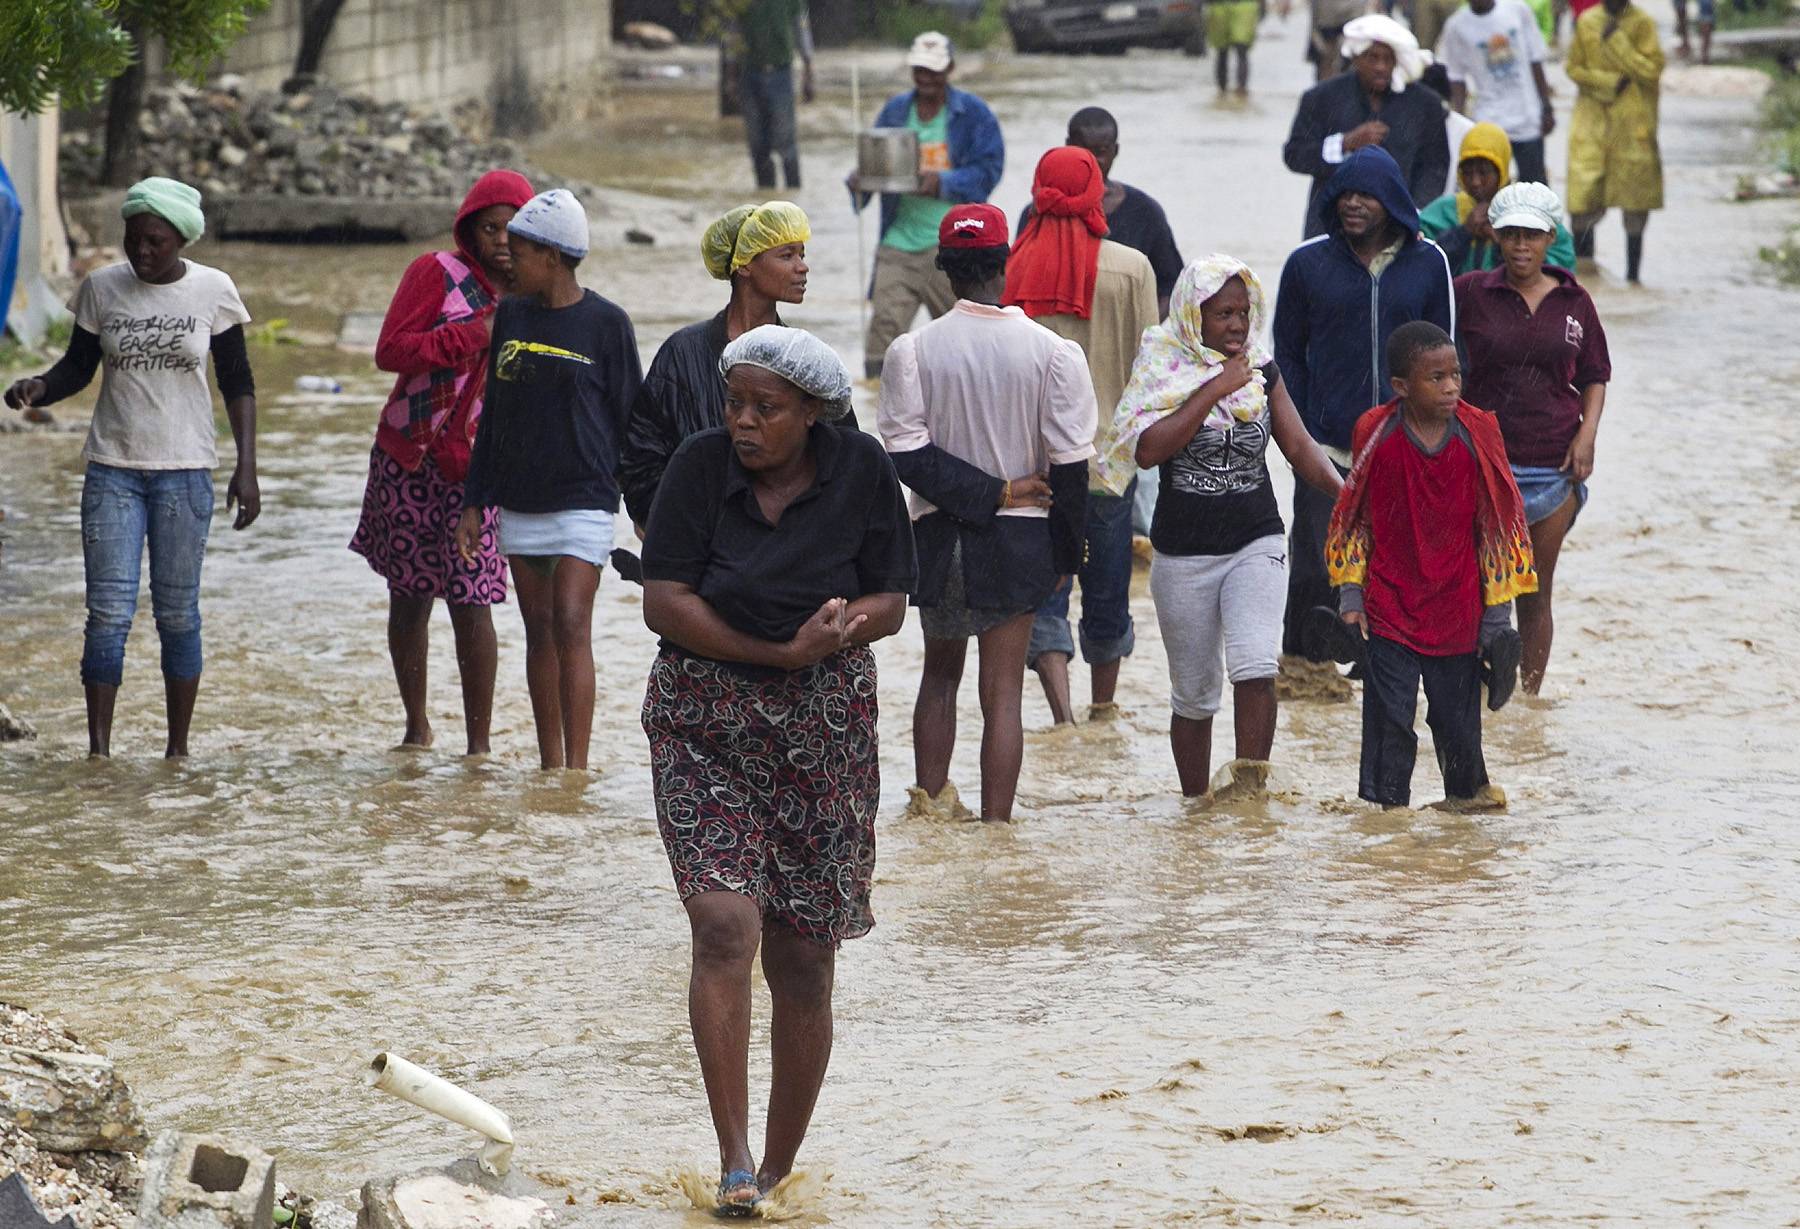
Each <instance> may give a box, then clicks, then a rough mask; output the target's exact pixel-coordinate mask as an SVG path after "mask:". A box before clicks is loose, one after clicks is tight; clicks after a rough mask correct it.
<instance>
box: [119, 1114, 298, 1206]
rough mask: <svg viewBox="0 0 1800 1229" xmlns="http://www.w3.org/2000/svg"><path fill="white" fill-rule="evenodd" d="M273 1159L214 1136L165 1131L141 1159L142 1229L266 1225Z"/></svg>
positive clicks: (272, 1186)
mask: <svg viewBox="0 0 1800 1229" xmlns="http://www.w3.org/2000/svg"><path fill="white" fill-rule="evenodd" d="M274 1211H275V1158H274V1157H272V1156H270V1155H269V1154H268V1153H266V1152H264V1151H262V1150H261V1149H258V1148H241V1147H238V1146H237V1145H236V1144H233V1143H230V1142H229V1141H227V1140H224V1139H221V1138H219V1137H218V1136H216V1135H190V1134H188V1133H187V1132H185V1131H164V1132H162V1133H161V1134H160V1135H158V1136H157V1137H156V1140H155V1142H153V1143H152V1144H151V1145H150V1152H149V1155H148V1156H146V1157H145V1158H144V1194H143V1197H142V1199H140V1200H139V1201H138V1221H139V1224H140V1225H141V1226H142V1229H269V1225H270V1224H271V1223H272V1221H273V1218H274Z"/></svg>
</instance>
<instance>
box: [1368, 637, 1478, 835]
mask: <svg viewBox="0 0 1800 1229" xmlns="http://www.w3.org/2000/svg"><path fill="white" fill-rule="evenodd" d="M1421 679H1423V681H1424V683H1425V724H1426V725H1428V726H1430V727H1431V737H1432V741H1433V742H1435V743H1436V744H1437V757H1438V768H1439V769H1440V770H1441V771H1442V772H1443V774H1444V794H1445V796H1446V797H1450V798H1473V797H1474V796H1475V791H1476V790H1478V789H1480V788H1481V787H1482V786H1484V785H1486V784H1487V779H1488V776H1487V762H1486V761H1485V760H1483V759H1482V757H1481V655H1480V654H1479V653H1468V654H1465V655H1463V656H1461V657H1426V656H1425V655H1424V654H1422V653H1415V652H1413V651H1412V650H1411V649H1409V648H1407V647H1406V646H1405V645H1403V644H1398V643H1396V642H1395V641H1392V640H1388V639H1386V638H1385V637H1382V636H1376V635H1371V636H1370V637H1369V657H1368V664H1367V666H1366V667H1365V670H1364V674H1363V727H1362V779H1361V781H1360V783H1359V784H1358V786H1357V791H1356V792H1357V794H1358V795H1359V796H1361V797H1362V798H1363V799H1364V800H1365V801H1367V802H1376V803H1380V804H1381V805H1382V806H1400V807H1403V806H1406V805H1408V804H1409V803H1410V802H1411V801H1412V772H1413V762H1414V760H1416V759H1417V758H1418V754H1419V736H1418V735H1417V734H1415V733H1413V717H1414V715H1415V713H1416V712H1417V711H1418V705H1419V682H1420V680H1421Z"/></svg>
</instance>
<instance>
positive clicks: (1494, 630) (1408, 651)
mask: <svg viewBox="0 0 1800 1229" xmlns="http://www.w3.org/2000/svg"><path fill="white" fill-rule="evenodd" d="M1387 364H1388V370H1389V372H1390V373H1391V375H1390V379H1389V382H1390V383H1391V384H1392V385H1393V389H1394V393H1395V399H1394V400H1392V401H1390V402H1388V403H1387V404H1386V405H1381V406H1377V407H1375V408H1374V409H1372V410H1370V411H1368V412H1367V413H1366V414H1364V415H1363V416H1362V417H1361V418H1360V419H1358V420H1357V423H1356V429H1355V432H1354V436H1353V439H1352V446H1351V451H1352V452H1353V454H1354V455H1355V457H1356V461H1355V464H1354V465H1353V466H1352V467H1351V470H1350V476H1349V477H1348V478H1347V479H1345V481H1344V489H1343V491H1342V492H1340V493H1339V495H1338V500H1337V506H1336V508H1335V509H1334V510H1333V511H1332V514H1331V528H1330V531H1329V532H1328V534H1327V535H1326V539H1325V561H1326V566H1327V568H1328V570H1329V572H1330V575H1331V583H1332V584H1334V585H1337V586H1340V588H1339V590H1338V605H1339V610H1340V611H1341V621H1340V620H1339V619H1338V618H1333V617H1332V613H1333V612H1331V611H1330V610H1329V609H1328V608H1325V607H1320V608H1318V610H1316V611H1315V612H1314V618H1313V621H1314V623H1315V625H1319V626H1320V627H1321V630H1322V631H1323V632H1324V633H1325V634H1326V635H1327V636H1328V637H1329V641H1328V642H1329V643H1330V645H1331V649H1332V655H1333V656H1335V657H1336V658H1337V659H1338V660H1339V661H1340V662H1342V661H1351V660H1356V659H1357V658H1359V657H1360V658H1361V659H1362V661H1363V664H1364V675H1363V734H1362V773H1361V783H1360V786H1359V788H1358V791H1357V792H1358V794H1360V795H1361V797H1362V798H1363V799H1365V800H1366V801H1369V802H1374V803H1379V804H1381V805H1382V806H1406V805H1408V804H1409V803H1410V801H1411V798H1412V771H1413V761H1414V759H1415V757H1416V756H1417V753H1418V745H1419V740H1418V736H1417V735H1416V734H1414V733H1413V715H1414V712H1415V710H1416V708H1417V705H1418V694H1419V683H1420V680H1421V679H1423V681H1424V684H1425V700H1426V704H1427V708H1426V713H1425V723H1426V724H1427V725H1428V726H1430V727H1431V735H1432V739H1433V740H1434V741H1435V743H1436V744H1437V757H1438V767H1439V768H1440V769H1441V770H1442V771H1443V774H1444V793H1445V794H1446V796H1447V797H1448V798H1450V799H1451V800H1453V801H1463V802H1473V803H1476V804H1478V805H1487V806H1494V807H1500V806H1504V805H1505V803H1506V795H1505V794H1504V793H1503V792H1502V791H1500V790H1499V789H1498V788H1496V787H1494V786H1491V785H1489V784H1488V777H1487V765H1486V763H1485V762H1484V761H1483V759H1482V755H1481V685H1482V682H1483V676H1484V672H1485V675H1486V681H1487V686H1488V701H1487V702H1488V707H1489V708H1490V709H1498V708H1500V706H1501V705H1503V704H1505V703H1506V701H1507V698H1508V697H1509V696H1511V694H1512V691H1513V687H1514V685H1515V684H1516V683H1517V681H1518V676H1519V657H1520V652H1521V644H1520V640H1519V634H1518V632H1516V631H1514V630H1513V629H1512V599H1513V598H1514V597H1516V596H1518V595H1519V594H1521V593H1532V592H1535V591H1536V589H1537V572H1536V569H1535V567H1534V566H1533V562H1532V555H1531V534H1530V531H1529V530H1528V529H1527V528H1526V525H1525V505H1524V501H1523V500H1522V499H1521V498H1520V497H1519V488H1518V486H1517V485H1516V484H1515V483H1514V481H1513V476H1512V470H1511V468H1510V467H1509V466H1508V465H1507V463H1506V446H1505V444H1504V443H1502V442H1501V438H1500V426H1499V424H1498V422H1496V421H1495V419H1494V416H1493V415H1492V414H1489V413H1487V412H1486V411H1484V410H1478V409H1476V408H1475V407H1474V406H1472V405H1470V404H1469V403H1468V402H1466V401H1464V400H1463V399H1462V369H1461V367H1460V365H1459V364H1458V361H1457V356H1456V347H1455V346H1454V345H1453V344H1452V342H1451V340H1450V337H1449V334H1447V333H1445V332H1444V330H1442V329H1440V328H1439V327H1438V326H1437V325H1435V324H1431V323H1429V322H1427V321H1422V320H1421V321H1414V322H1413V323H1411V324H1404V325H1402V326H1400V327H1399V328H1398V329H1395V330H1394V333H1393V335H1392V336H1391V337H1390V338H1389V339H1388V346H1387Z"/></svg>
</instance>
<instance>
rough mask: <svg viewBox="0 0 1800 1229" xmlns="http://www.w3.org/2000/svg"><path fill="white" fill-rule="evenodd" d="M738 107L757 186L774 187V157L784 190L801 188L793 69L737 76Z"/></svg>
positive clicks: (749, 70) (746, 71)
mask: <svg viewBox="0 0 1800 1229" xmlns="http://www.w3.org/2000/svg"><path fill="white" fill-rule="evenodd" d="M738 91H739V92H738V103H739V105H740V106H741V107H742V108H743V111H744V136H745V137H746V138H747V139H748V140H749V142H750V165H751V167H753V168H754V169H755V171H756V186H757V187H759V188H773V187H774V186H775V161H774V159H775V157H776V156H779V157H780V158H781V171H782V174H783V175H785V176H786V177H787V186H788V187H790V188H798V187H799V186H800V147H799V144H798V139H797V137H796V135H795V125H794V69H793V66H792V65H784V66H783V67H781V68H762V69H757V68H750V67H748V66H746V67H745V68H744V69H743V70H742V72H741V74H740V76H739V86H738Z"/></svg>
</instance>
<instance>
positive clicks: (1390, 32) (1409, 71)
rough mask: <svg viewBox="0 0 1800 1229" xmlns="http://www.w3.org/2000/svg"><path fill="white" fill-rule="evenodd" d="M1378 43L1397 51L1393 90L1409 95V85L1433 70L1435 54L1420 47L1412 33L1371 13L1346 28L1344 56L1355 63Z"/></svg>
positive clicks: (1389, 20)
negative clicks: (1428, 70)
mask: <svg viewBox="0 0 1800 1229" xmlns="http://www.w3.org/2000/svg"><path fill="white" fill-rule="evenodd" d="M1376 43H1386V44H1387V45H1388V46H1389V47H1391V48H1393V51H1394V76H1393V80H1392V83H1391V85H1390V86H1389V88H1390V89H1392V90H1393V91H1394V93H1396V94H1401V93H1405V91H1406V87H1407V85H1408V84H1409V83H1411V82H1414V81H1417V80H1418V79H1419V78H1420V77H1423V76H1424V75H1425V70H1426V69H1428V68H1430V67H1431V63H1432V55H1431V52H1429V51H1427V50H1425V49H1424V48H1423V47H1421V46H1419V40H1418V39H1416V38H1414V37H1413V33H1412V31H1411V30H1408V29H1407V28H1406V27H1405V26H1403V25H1401V24H1400V23H1399V22H1397V21H1395V20H1394V19H1393V18H1392V17H1384V16H1382V15H1381V14H1380V13H1368V14H1365V15H1364V16H1362V17H1358V18H1357V19H1356V20H1354V21H1352V22H1350V23H1349V24H1348V25H1346V26H1345V27H1344V44H1343V46H1344V56H1345V58H1347V59H1351V60H1354V59H1355V58H1356V57H1357V56H1359V55H1361V54H1362V53H1363V52H1365V51H1367V50H1368V49H1369V48H1370V47H1373V46H1374V45H1375V44H1376Z"/></svg>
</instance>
